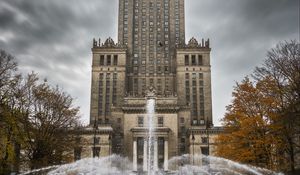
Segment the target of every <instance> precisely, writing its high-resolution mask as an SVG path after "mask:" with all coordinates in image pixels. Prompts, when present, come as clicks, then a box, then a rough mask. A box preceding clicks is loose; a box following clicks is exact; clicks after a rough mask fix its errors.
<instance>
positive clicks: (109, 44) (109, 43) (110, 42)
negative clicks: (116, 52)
mask: <svg viewBox="0 0 300 175" xmlns="http://www.w3.org/2000/svg"><path fill="white" fill-rule="evenodd" d="M115 46H116V45H115V42H114V40H113V39H112V38H111V37H109V38H107V40H106V41H105V43H104V47H115Z"/></svg>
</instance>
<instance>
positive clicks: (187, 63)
mask: <svg viewBox="0 0 300 175" xmlns="http://www.w3.org/2000/svg"><path fill="white" fill-rule="evenodd" d="M184 65H186V66H188V65H189V56H188V55H184Z"/></svg>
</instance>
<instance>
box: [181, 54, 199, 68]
mask: <svg viewBox="0 0 300 175" xmlns="http://www.w3.org/2000/svg"><path fill="white" fill-rule="evenodd" d="M184 65H186V66H190V65H192V66H197V65H198V66H202V65H203V57H202V55H198V59H196V55H191V59H190V55H184Z"/></svg>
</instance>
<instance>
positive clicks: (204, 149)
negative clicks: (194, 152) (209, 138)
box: [201, 147, 209, 155]
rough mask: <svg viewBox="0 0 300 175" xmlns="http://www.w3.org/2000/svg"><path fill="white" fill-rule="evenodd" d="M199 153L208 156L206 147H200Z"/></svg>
mask: <svg viewBox="0 0 300 175" xmlns="http://www.w3.org/2000/svg"><path fill="white" fill-rule="evenodd" d="M201 153H202V154H203V155H209V149H208V147H201Z"/></svg>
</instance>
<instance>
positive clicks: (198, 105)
mask: <svg viewBox="0 0 300 175" xmlns="http://www.w3.org/2000/svg"><path fill="white" fill-rule="evenodd" d="M198 75H199V76H198V80H199V84H198V86H197V81H196V79H197V74H196V73H192V81H190V73H186V74H185V97H186V101H187V103H190V105H191V113H192V116H198V114H199V115H200V116H204V87H203V86H204V81H203V73H199V74H198ZM190 82H192V84H190ZM197 87H199V91H198V92H197ZM190 89H192V93H191V92H190ZM197 97H198V98H199V99H198V100H199V101H197Z"/></svg>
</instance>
